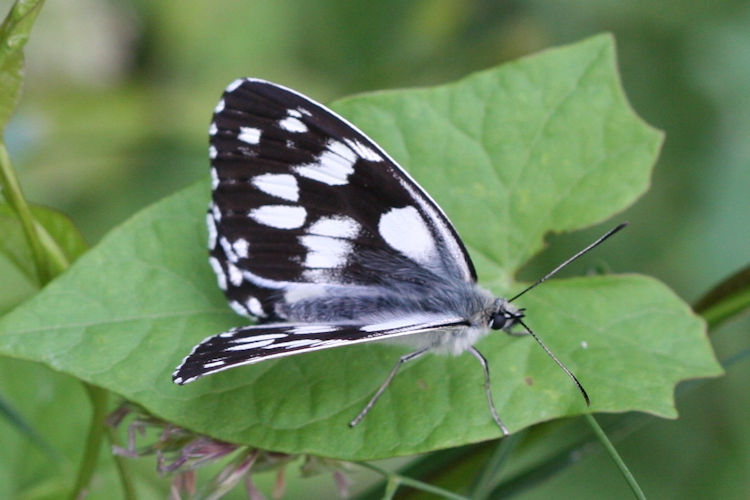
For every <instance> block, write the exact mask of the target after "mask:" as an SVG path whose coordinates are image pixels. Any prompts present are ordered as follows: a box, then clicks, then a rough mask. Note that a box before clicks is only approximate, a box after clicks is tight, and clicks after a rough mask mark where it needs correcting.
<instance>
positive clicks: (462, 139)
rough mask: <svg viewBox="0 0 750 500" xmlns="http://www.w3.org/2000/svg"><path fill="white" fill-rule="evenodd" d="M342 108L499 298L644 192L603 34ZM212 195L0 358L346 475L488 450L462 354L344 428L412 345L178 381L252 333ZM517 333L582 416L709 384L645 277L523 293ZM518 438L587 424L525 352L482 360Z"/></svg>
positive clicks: (696, 348)
mask: <svg viewBox="0 0 750 500" xmlns="http://www.w3.org/2000/svg"><path fill="white" fill-rule="evenodd" d="M336 108H337V109H338V110H339V111H341V112H342V113H343V114H345V115H346V116H347V117H349V118H350V119H352V120H353V121H354V122H355V123H357V124H358V125H359V126H361V127H362V128H363V129H364V130H365V131H366V132H368V133H370V134H371V135H372V136H373V137H374V138H375V139H376V140H378V141H380V143H381V144H382V145H383V146H384V147H385V148H386V149H387V150H388V151H389V152H390V153H391V154H392V155H393V156H394V157H395V158H396V159H397V160H398V161H400V162H402V164H404V165H405V166H406V167H407V168H408V169H409V170H410V171H411V172H412V173H413V174H414V176H415V178H416V179H417V180H418V181H419V182H420V183H422V185H424V186H425V187H426V188H427V190H428V191H429V192H430V193H431V194H432V195H433V196H434V198H435V199H436V200H437V201H438V203H440V204H441V205H442V206H443V207H444V208H445V210H446V212H447V213H448V215H449V216H450V217H451V219H452V220H453V222H454V223H455V224H456V226H457V228H458V230H459V232H460V233H461V234H462V235H463V236H464V239H465V241H466V243H467V244H468V246H469V249H470V252H471V254H472V256H473V257H474V259H475V263H476V264H477V267H478V270H479V273H480V281H481V282H482V283H483V284H484V285H486V286H488V287H489V288H491V289H492V290H493V291H494V292H495V293H498V294H502V295H505V296H508V295H509V294H511V293H512V292H513V291H514V290H519V289H520V288H521V287H522V286H523V284H521V283H515V282H513V281H512V276H513V275H514V273H515V272H516V271H517V269H518V268H519V267H520V266H521V265H522V264H523V263H524V262H525V261H526V260H528V259H529V258H530V257H531V256H532V255H533V254H534V253H535V252H536V251H538V250H539V249H540V248H541V246H542V243H543V236H544V234H545V233H547V232H549V231H553V230H554V231H562V230H571V229H575V228H579V227H583V226H586V225H589V224H592V223H595V222H598V221H602V220H604V219H605V218H606V217H608V216H611V215H612V214H613V213H615V212H617V211H618V210H622V209H623V208H625V207H626V206H627V205H628V204H630V203H632V202H633V201H634V200H635V199H636V198H637V197H638V196H639V195H640V194H642V193H643V192H644V190H645V189H646V188H647V186H648V179H649V173H650V168H651V166H652V164H653V163H654V161H655V158H656V155H657V151H658V149H659V145H660V142H661V134H660V133H659V132H657V131H655V130H653V129H651V128H650V127H648V126H647V125H645V124H644V123H643V122H642V121H641V120H640V119H638V118H637V117H636V116H635V114H634V113H633V112H632V110H631V109H630V108H629V106H628V105H627V103H626V101H625V98H624V96H623V94H622V91H621V89H620V86H619V82H618V79H617V73H616V70H615V62H614V47H613V43H612V40H611V38H610V37H608V36H599V37H595V38H592V39H589V40H587V41H584V42H582V43H579V44H575V45H572V46H570V47H566V48H562V49H556V50H550V51H547V52H544V53H542V54H540V55H537V56H534V57H529V58H526V59H523V60H521V61H518V62H515V63H511V64H508V65H504V66H502V67H499V68H496V69H493V70H490V71H486V72H483V73H479V74H476V75H472V76H470V77H468V78H466V79H464V80H462V81H459V82H457V83H455V84H451V85H446V86H442V87H436V88H431V89H419V90H404V91H397V92H383V93H375V94H369V95H363V96H359V97H355V98H351V99H347V100H345V101H342V102H340V103H338V104H337V105H336ZM208 197H209V187H208V180H206V181H205V182H201V183H199V184H197V185H195V186H192V187H190V188H188V189H186V190H184V191H182V192H180V193H177V194H175V195H173V196H171V197H169V198H167V199H166V200H163V201H161V202H160V203H157V204H155V205H153V206H151V207H149V208H147V209H146V210H144V211H142V212H141V213H139V214H137V215H136V216H134V217H133V218H132V219H131V220H129V221H127V222H126V223H124V224H122V225H121V226H120V227H118V228H116V229H115V230H113V231H112V232H111V233H110V234H109V235H108V236H107V237H106V238H105V239H104V240H103V241H102V242H101V244H100V245H98V246H97V247H96V248H95V249H94V250H92V251H91V252H89V253H88V254H86V255H84V256H83V257H82V258H81V259H80V260H79V261H78V262H77V263H76V264H75V265H74V266H72V267H71V269H70V270H69V271H68V272H67V273H66V274H65V275H63V276H62V277H61V278H59V279H57V280H55V281H54V282H53V283H51V284H50V285H49V286H48V287H47V288H46V289H45V290H44V291H43V292H42V293H40V294H39V295H38V296H37V297H35V298H34V299H32V300H31V301H29V302H28V303H26V304H24V305H22V306H21V307H19V308H17V309H16V310H15V311H13V312H12V313H11V314H9V315H8V316H7V317H6V318H4V319H3V320H2V321H0V352H2V353H5V354H7V355H9V356H16V357H21V358H26V359H33V360H38V361H42V362H44V363H46V364H48V365H49V366H51V367H52V368H54V369H56V370H60V371H64V372H66V373H70V374H73V375H74V376H76V377H80V378H81V379H84V380H86V381H88V382H91V383H93V384H97V385H100V386H102V387H105V388H108V389H111V390H113V391H115V392H118V393H120V394H121V395H123V396H124V397H126V398H127V399H129V400H132V401H135V402H137V403H139V404H141V405H143V406H144V407H145V408H146V409H147V410H148V411H150V412H152V413H153V414H154V415H156V416H159V417H162V418H164V419H167V420H169V421H171V422H174V423H176V424H178V425H181V426H184V427H188V428H190V429H193V430H196V431H199V432H203V433H206V434H209V435H211V436H213V437H216V438H220V439H225V440H229V441H235V442H240V443H248V444H252V445H255V446H258V447H261V448H265V449H270V450H278V451H285V452H290V453H302V452H309V453H314V454H318V455H324V456H331V457H338V458H343V459H374V458H380V457H387V456H393V455H402V454H412V453H417V452H423V451H427V450H432V449H436V448H442V447H449V446H455V445H459V444H463V443H468V442H473V441H480V440H484V439H489V438H492V437H497V436H498V434H499V430H498V428H497V426H496V425H495V424H494V423H493V421H492V419H491V417H490V415H489V411H488V409H487V403H486V400H485V395H484V390H483V388H482V372H481V369H480V367H479V366H478V364H477V363H476V361H475V360H474V359H473V358H472V357H471V356H459V357H455V358H452V357H443V356H428V357H425V358H422V359H420V360H419V361H416V362H414V363H411V364H409V365H406V366H405V367H404V368H403V371H402V373H400V374H399V376H398V377H396V379H395V381H394V383H393V384H392V385H391V387H390V388H389V389H388V391H387V392H386V393H385V394H384V395H383V397H382V398H381V400H380V401H379V402H378V404H377V405H376V406H375V408H374V409H373V410H372V412H371V413H370V414H369V415H368V416H367V418H365V419H364V421H363V422H362V423H361V424H360V425H359V426H358V427H356V428H355V429H349V428H348V427H347V422H348V421H349V420H350V419H351V418H352V417H353V416H354V415H356V414H357V412H359V410H360V409H361V408H362V406H363V405H364V404H365V403H366V402H367V400H368V399H369V398H370V396H371V395H372V393H373V392H374V391H375V389H376V388H377V386H378V385H379V384H380V383H381V381H382V380H383V378H384V377H385V376H386V374H387V373H388V370H390V368H391V367H392V365H393V363H395V361H396V359H397V357H398V356H399V354H401V353H404V352H406V351H405V349H404V348H403V347H400V346H397V345H390V344H387V343H386V344H382V343H381V344H370V345H363V346H352V347H342V348H338V349H332V350H328V351H321V352H316V353H311V354H306V355H303V356H296V357H291V358H287V359H282V360H275V361H268V362H264V363H260V364H258V365H254V366H249V367H243V368H239V369H236V370H230V371H228V372H224V373H220V374H217V375H215V376H211V377H207V378H205V379H202V380H200V381H197V382H195V383H193V384H190V385H188V386H184V387H178V386H175V385H173V384H172V383H171V381H170V374H171V371H172V370H173V369H174V367H175V366H176V365H177V364H178V363H179V361H180V360H181V359H182V357H183V356H184V355H185V354H187V353H188V352H189V350H190V348H191V347H192V346H193V345H194V344H195V343H196V342H198V341H200V340H201V339H203V338H204V337H206V336H208V335H212V334H215V333H218V332H221V331H223V330H224V329H226V328H229V327H231V326H237V325H241V324H244V323H246V320H244V319H243V318H240V317H238V316H236V315H234V314H233V313H232V311H231V310H230V309H229V307H228V306H227V304H226V301H225V300H224V297H223V296H222V294H221V292H220V291H219V289H218V287H217V286H216V280H215V277H214V276H213V275H212V272H211V270H210V268H209V266H208V264H207V262H206V251H205V242H206V230H205V228H204V223H203V214H204V213H205V207H206V203H207V202H208ZM519 305H521V306H523V307H526V308H527V313H528V322H529V324H530V326H531V327H532V328H534V329H535V331H537V332H538V333H539V334H540V335H541V336H542V337H543V338H544V340H545V341H546V342H547V343H548V344H549V346H550V347H551V348H552V350H553V351H554V352H555V353H556V354H557V355H558V356H559V357H560V358H561V359H562V360H563V361H564V362H565V363H566V364H567V365H568V366H569V367H570V368H571V369H572V370H573V371H574V372H575V373H576V374H577V375H578V376H579V378H580V379H581V381H582V382H583V384H584V385H585V386H586V388H587V389H588V391H589V393H590V395H591V397H592V410H593V411H611V412H613V411H629V410H640V411H646V412H650V413H653V414H656V415H662V416H666V417H674V416H675V415H676V411H675V408H674V401H673V389H674V386H675V384H676V383H677V382H678V381H680V380H684V379H686V378H696V377H705V376H712V375H718V374H719V373H721V369H720V367H719V366H718V364H717V363H716V361H715V359H714V356H713V353H712V351H711V347H710V345H709V343H708V341H707V338H706V336H705V331H704V324H703V322H702V321H701V320H700V319H699V318H697V317H696V316H695V315H694V314H692V312H691V311H690V309H689V308H688V307H687V305H685V304H684V303H683V302H682V301H681V300H680V299H679V298H678V297H676V296H675V295H674V294H673V293H672V292H671V291H670V290H669V289H668V288H666V287H665V286H664V285H662V284H660V283H659V282H657V281H655V280H653V279H651V278H647V277H643V276H632V275H626V276H598V277H589V278H578V279H567V280H553V281H552V282H550V283H548V284H545V285H544V286H542V287H539V288H538V289H536V290H534V292H533V293H531V294H528V295H527V296H524V297H523V300H522V303H521V304H519ZM478 347H479V348H480V350H481V351H482V352H483V353H484V354H485V356H486V357H487V358H488V360H489V362H490V369H491V371H492V377H493V395H494V397H495V402H496V404H497V406H498V408H499V410H500V414H501V416H502V418H503V419H504V421H505V423H506V424H507V425H508V427H509V428H510V429H511V431H515V430H518V429H521V428H523V427H526V426H529V425H531V424H533V423H535V422H540V421H544V420H548V419H553V418H558V417H561V416H566V415H576V414H580V413H583V412H586V411H588V410H587V409H586V407H585V404H584V403H583V401H582V399H581V397H580V394H579V393H578V392H577V390H576V388H575V386H574V385H573V384H572V383H571V382H570V380H569V379H568V378H567V377H566V376H565V374H564V373H563V372H562V371H561V370H560V369H559V368H558V367H557V366H556V365H555V364H554V363H553V362H552V361H551V360H550V359H549V358H548V357H547V356H546V355H545V354H544V352H543V351H542V350H541V349H539V347H538V346H537V345H535V344H534V342H533V340H532V339H530V338H515V337H509V336H507V335H503V334H491V335H490V336H489V337H488V338H487V339H485V340H483V341H481V342H480V343H479V344H478Z"/></svg>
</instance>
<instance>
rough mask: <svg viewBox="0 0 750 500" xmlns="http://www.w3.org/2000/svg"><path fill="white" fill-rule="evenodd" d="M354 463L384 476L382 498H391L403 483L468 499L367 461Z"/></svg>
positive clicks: (430, 491)
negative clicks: (383, 493)
mask: <svg viewBox="0 0 750 500" xmlns="http://www.w3.org/2000/svg"><path fill="white" fill-rule="evenodd" d="M356 464H357V465H359V466H361V467H364V468H366V469H370V470H373V471H375V472H377V473H379V474H381V475H383V476H384V477H385V478H386V480H387V484H386V493H385V496H384V497H383V498H392V497H393V495H394V494H395V493H396V489H397V488H398V487H399V486H400V485H402V484H403V485H405V486H410V487H412V488H414V489H417V490H421V491H424V492H427V493H432V494H434V495H438V496H441V497H443V498H450V499H452V500H468V498H467V497H464V496H461V495H457V494H456V493H453V492H452V491H448V490H444V489H443V488H439V487H437V486H432V485H431V484H427V483H423V482H422V481H417V480H416V479H411V478H408V477H405V476H402V475H400V474H396V473H393V472H388V471H387V470H385V469H381V468H380V467H378V466H376V465H373V464H370V463H367V462H356Z"/></svg>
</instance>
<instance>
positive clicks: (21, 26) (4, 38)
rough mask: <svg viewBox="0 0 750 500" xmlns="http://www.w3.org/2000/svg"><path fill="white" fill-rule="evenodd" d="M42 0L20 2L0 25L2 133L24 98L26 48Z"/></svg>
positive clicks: (0, 116)
mask: <svg viewBox="0 0 750 500" xmlns="http://www.w3.org/2000/svg"><path fill="white" fill-rule="evenodd" d="M43 4H44V1H43V0H27V1H24V0H19V1H17V2H16V3H15V4H13V7H12V8H11V9H10V12H8V15H7V16H6V18H5V20H4V21H3V24H2V25H0V132H1V131H2V130H3V129H4V128H5V125H6V124H7V123H8V120H9V119H10V117H11V115H12V114H13V111H14V110H15V109H16V105H17V104H18V100H19V99H20V97H21V83H22V82H23V47H24V45H26V41H27V40H28V39H29V32H30V31H31V27H32V26H33V25H34V20H35V19H36V16H37V14H39V10H40V9H41V7H42V5H43Z"/></svg>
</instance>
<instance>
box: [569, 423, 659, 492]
mask: <svg viewBox="0 0 750 500" xmlns="http://www.w3.org/2000/svg"><path fill="white" fill-rule="evenodd" d="M584 417H585V418H586V421H587V422H588V424H589V426H591V429H592V430H593V431H594V434H595V435H596V437H597V438H598V439H599V442H600V443H601V444H602V446H604V449H605V450H606V451H607V453H608V454H609V456H610V458H612V460H613V461H614V462H615V464H616V465H617V467H618V468H619V469H620V473H622V476H623V477H624V478H625V481H626V482H627V483H628V486H630V489H631V490H632V491H633V496H635V497H636V498H638V499H639V500H646V495H644V494H643V490H641V487H640V486H639V485H638V481H636V480H635V477H634V476H633V474H632V473H631V472H630V469H628V466H627V465H625V461H623V459H622V457H620V454H619V453H617V450H616V449H615V447H614V445H613V444H612V442H611V441H610V440H609V438H608V437H607V434H605V433H604V430H603V429H602V428H601V427H600V426H599V424H598V423H597V421H596V419H595V418H594V416H593V415H591V414H590V413H586V414H585V415H584Z"/></svg>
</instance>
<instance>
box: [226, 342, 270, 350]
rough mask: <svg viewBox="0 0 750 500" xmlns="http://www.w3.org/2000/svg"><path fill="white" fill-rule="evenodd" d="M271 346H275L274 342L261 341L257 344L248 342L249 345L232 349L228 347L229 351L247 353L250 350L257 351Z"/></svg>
mask: <svg viewBox="0 0 750 500" xmlns="http://www.w3.org/2000/svg"><path fill="white" fill-rule="evenodd" d="M269 344H273V340H260V341H257V342H248V343H247V344H237V345H233V346H232V347H227V351H246V350H248V349H257V348H259V347H264V346H267V345H269Z"/></svg>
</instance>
